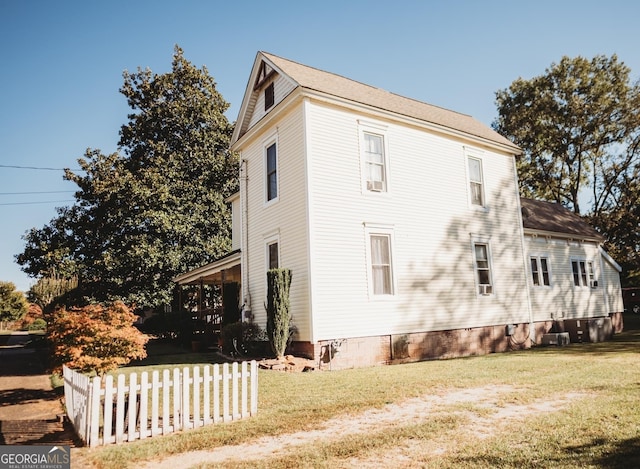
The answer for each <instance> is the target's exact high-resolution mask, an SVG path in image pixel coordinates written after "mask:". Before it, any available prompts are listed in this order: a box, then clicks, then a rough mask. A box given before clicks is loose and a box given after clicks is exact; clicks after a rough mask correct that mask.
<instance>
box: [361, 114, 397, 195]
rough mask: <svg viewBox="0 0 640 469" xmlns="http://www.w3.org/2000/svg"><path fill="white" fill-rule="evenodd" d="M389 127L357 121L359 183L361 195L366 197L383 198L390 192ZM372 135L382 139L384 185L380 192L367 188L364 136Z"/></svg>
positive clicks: (371, 122) (377, 123)
mask: <svg viewBox="0 0 640 469" xmlns="http://www.w3.org/2000/svg"><path fill="white" fill-rule="evenodd" d="M388 130H389V127H388V126H387V125H385V124H382V123H379V122H373V121H367V120H362V119H358V145H359V152H360V175H361V176H360V183H361V190H362V193H363V194H366V195H374V196H384V194H388V193H389V192H391V182H390V179H391V178H390V177H389V174H390V173H391V171H390V166H389V136H388ZM367 133H368V134H373V135H379V136H381V137H382V148H383V151H384V184H385V189H384V190H382V191H373V190H369V189H368V188H367V161H366V157H365V153H364V149H365V141H364V135H365V134H367Z"/></svg>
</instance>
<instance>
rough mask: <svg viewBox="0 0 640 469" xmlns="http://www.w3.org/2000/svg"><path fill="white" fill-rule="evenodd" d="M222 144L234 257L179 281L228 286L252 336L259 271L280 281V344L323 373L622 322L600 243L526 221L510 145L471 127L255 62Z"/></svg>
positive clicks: (276, 62) (261, 59)
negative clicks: (285, 277) (283, 307)
mask: <svg viewBox="0 0 640 469" xmlns="http://www.w3.org/2000/svg"><path fill="white" fill-rule="evenodd" d="M231 149H232V150H233V151H235V152H238V153H239V154H240V157H241V167H240V193H239V194H238V195H237V196H234V197H232V198H231V199H230V200H229V202H230V203H231V204H232V207H233V213H234V223H233V246H234V252H233V253H231V254H230V255H229V256H226V257H225V258H224V259H222V260H220V261H219V262H214V263H212V264H210V265H208V266H204V267H203V268H201V269H198V270H197V271H193V272H190V273H187V274H184V275H182V276H180V277H178V278H177V279H176V281H177V282H178V283H181V284H186V283H190V282H197V281H203V280H206V279H214V278H215V279H218V281H221V282H223V279H224V278H225V276H228V277H229V278H233V279H234V281H237V279H238V277H240V282H239V283H240V285H241V286H240V290H241V293H240V298H239V302H240V304H241V305H242V309H243V315H244V316H243V317H244V319H245V320H251V321H255V322H257V323H258V324H259V325H261V326H262V327H263V328H264V327H265V325H266V312H265V309H264V306H263V305H264V303H265V300H266V272H267V270H268V269H269V268H272V267H283V268H289V269H291V271H292V273H293V281H292V284H291V314H292V322H293V324H294V325H295V328H296V333H295V336H294V343H293V347H294V349H295V351H296V352H297V353H301V354H305V355H307V356H309V357H314V358H316V359H318V361H319V363H320V365H321V366H327V367H329V366H331V367H332V368H334V369H335V368H344V367H352V366H364V365H373V364H378V363H389V362H393V361H399V360H419V359H426V358H440V357H453V356H460V355H469V354H482V353H489V352H494V351H505V350H509V349H514V348H524V347H529V346H531V344H532V343H539V342H540V340H541V337H542V336H543V334H545V333H546V332H548V331H549V330H550V329H552V327H555V328H559V327H560V324H561V321H560V320H561V319H562V320H565V319H566V320H579V319H580V320H583V322H584V321H589V320H592V319H593V318H600V320H601V321H604V319H605V318H606V320H607V321H609V324H610V323H611V319H610V318H611V316H612V315H616V314H619V313H621V312H622V310H623V308H622V299H621V293H620V282H619V276H618V271H616V269H619V267H618V266H617V264H616V263H615V262H614V261H613V260H612V259H611V258H610V257H609V256H608V255H607V254H606V253H605V252H604V251H603V250H602V248H601V247H600V245H601V242H602V240H601V238H599V237H598V236H597V234H596V233H595V232H594V231H593V230H591V231H589V233H588V235H587V234H586V233H581V234H580V235H579V236H578V235H575V234H574V235H572V234H571V233H565V232H563V231H562V228H563V227H561V229H560V231H558V230H554V229H549V227H548V226H546V225H543V226H542V227H536V226H527V224H526V221H527V218H525V225H524V226H523V216H522V212H521V209H524V210H525V211H526V210H529V211H530V212H532V213H533V212H535V209H534V208H532V207H535V206H536V205H535V204H536V203H535V202H533V201H531V204H530V203H529V202H528V201H527V202H525V203H524V204H523V205H522V206H521V200H520V197H519V195H518V186H517V174H516V166H515V157H516V156H517V155H518V154H519V152H520V150H519V148H518V147H517V146H516V145H514V144H513V143H511V142H510V141H509V140H507V139H506V138H504V137H502V136H501V135H499V134H497V133H496V132H494V131H493V130H492V129H490V128H488V127H487V126H485V125H483V124H482V123H480V122H478V121H477V120H475V119H473V118H472V117H470V116H468V115H464V114H460V113H456V112H453V111H449V110H446V109H442V108H439V107H436V106H432V105H429V104H425V103H422V102H419V101H415V100H412V99H409V98H405V97H402V96H398V95H395V94H393V93H389V92H387V91H384V90H381V89H379V88H375V87H371V86H368V85H365V84H362V83H359V82H356V81H353V80H350V79H347V78H344V77H341V76H338V75H335V74H332V73H328V72H324V71H321V70H318V69H315V68H311V67H308V66H305V65H301V64H298V63H296V62H292V61H290V60H286V59H283V58H281V57H277V56H275V55H272V54H268V53H264V52H259V53H258V54H257V56H256V58H255V62H254V64H253V68H252V70H251V75H250V77H249V81H248V84H247V88H246V91H245V95H244V99H243V101H242V106H241V108H240V111H239V115H238V119H237V123H236V128H235V132H234V135H233V138H232V146H231ZM530 205H531V206H530ZM545 206H546V205H545ZM560 211H562V210H560ZM534 218H535V217H534ZM534 218H531V220H533V219H534ZM582 228H583V229H584V226H582ZM534 259H535V265H536V266H537V267H536V268H537V270H534V271H532V266H533V265H534ZM573 265H577V267H576V268H577V269H579V270H578V274H577V276H578V277H577V278H578V281H579V282H580V284H579V287H578V285H575V286H574V285H573V283H572V282H573V279H574V278H575V275H576V274H574V273H573V271H572V270H571V269H572V266H573ZM543 266H546V267H543ZM545 268H546V269H547V270H546V271H545ZM580 269H583V270H580ZM585 269H587V270H585ZM588 269H591V270H588ZM585 275H586V277H585ZM534 278H537V279H538V280H537V281H536V280H534ZM547 279H548V284H547V283H546V282H547ZM536 282H538V283H536ZM596 282H597V284H596ZM614 323H616V324H617V322H615V321H614ZM580 327H582V326H580ZM585 327H586V326H585ZM598 327H600V326H598ZM604 327H605V326H602V327H600V330H604V329H603V328H604ZM609 329H610V328H609ZM581 337H584V338H585V339H586V338H587V337H588V334H585V335H584V336H581Z"/></svg>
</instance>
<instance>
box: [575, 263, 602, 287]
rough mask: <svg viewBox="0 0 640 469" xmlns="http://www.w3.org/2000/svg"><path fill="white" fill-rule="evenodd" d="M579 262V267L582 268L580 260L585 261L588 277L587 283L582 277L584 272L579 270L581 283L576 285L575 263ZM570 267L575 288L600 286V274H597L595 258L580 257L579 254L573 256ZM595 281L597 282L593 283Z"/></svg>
mask: <svg viewBox="0 0 640 469" xmlns="http://www.w3.org/2000/svg"><path fill="white" fill-rule="evenodd" d="M574 262H577V263H578V269H580V262H584V266H585V269H586V272H585V273H586V278H587V283H586V284H585V283H584V281H583V280H584V279H583V277H582V272H581V271H579V272H578V276H579V280H580V285H576V284H575V280H574V278H573V263H574ZM569 268H570V273H571V284H572V285H573V288H580V289H591V288H594V289H595V288H598V286H599V284H598V276H597V275H596V274H597V272H596V262H595V261H594V260H593V259H588V258H587V257H579V256H574V257H571V260H570V263H569ZM593 282H595V283H593Z"/></svg>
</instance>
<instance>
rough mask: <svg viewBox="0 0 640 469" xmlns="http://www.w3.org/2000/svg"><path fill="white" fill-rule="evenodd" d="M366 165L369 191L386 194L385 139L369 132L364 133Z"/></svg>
mask: <svg viewBox="0 0 640 469" xmlns="http://www.w3.org/2000/svg"><path fill="white" fill-rule="evenodd" d="M364 163H365V173H366V180H367V190H368V191H371V192H385V191H386V190H387V183H386V168H385V154H384V137H383V136H382V135H378V134H372V133H369V132H365V133H364Z"/></svg>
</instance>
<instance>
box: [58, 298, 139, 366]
mask: <svg viewBox="0 0 640 469" xmlns="http://www.w3.org/2000/svg"><path fill="white" fill-rule="evenodd" d="M135 320H136V316H135V315H134V314H133V313H132V312H131V310H130V309H129V308H128V307H127V306H126V305H125V304H124V303H122V302H115V303H113V304H112V305H109V306H103V305H90V306H85V307H84V308H70V309H65V308H61V309H58V310H57V311H56V312H55V313H54V316H53V321H51V323H50V324H49V327H48V329H47V335H48V337H49V341H50V343H51V344H52V346H53V358H54V362H55V366H56V369H57V370H58V371H59V370H60V369H61V368H62V365H66V366H68V367H69V368H73V369H75V370H78V371H80V372H83V373H89V372H95V373H96V374H97V375H100V376H103V375H104V374H105V373H107V372H109V371H112V370H115V369H117V368H118V367H119V366H121V365H126V364H127V363H129V362H130V361H131V360H137V359H142V358H145V357H146V356H147V352H146V350H145V345H146V344H147V342H148V341H149V338H148V337H147V336H146V335H144V334H143V333H141V332H140V331H139V330H138V329H137V328H135V327H134V326H133V322H134V321H135Z"/></svg>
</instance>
